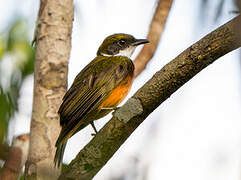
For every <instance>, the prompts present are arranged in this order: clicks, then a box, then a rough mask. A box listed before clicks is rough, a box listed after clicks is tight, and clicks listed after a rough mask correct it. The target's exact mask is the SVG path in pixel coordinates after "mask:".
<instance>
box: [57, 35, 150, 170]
mask: <svg viewBox="0 0 241 180" xmlns="http://www.w3.org/2000/svg"><path fill="white" fill-rule="evenodd" d="M147 42H148V40H146V39H135V38H134V37H133V36H131V35H128V34H113V35H111V36H108V37H107V38H106V39H105V40H104V41H103V43H102V44H101V46H100V47H99V49H98V52H97V57H96V58H95V59H94V60H92V61H91V62H90V63H89V64H88V65H87V66H86V67H85V68H84V69H83V70H82V71H81V72H80V73H79V74H78V75H77V77H76V78H75V80H74V82H73V84H72V86H71V87H70V89H69V90H68V91H67V93H66V94H65V96H64V97H63V102H62V104H61V106H60V108H59V111H58V113H59V116H60V125H61V126H62V130H61V132H60V135H59V137H58V140H57V142H56V145H55V146H56V147H57V149H56V154H55V158H54V162H55V165H57V166H58V167H59V166H60V164H61V162H62V159H63V154H64V149H65V146H66V143H67V140H68V139H69V138H70V137H71V136H73V135H74V134H75V133H77V132H78V131H80V130H81V129H83V128H84V127H86V126H87V125H89V124H91V125H92V127H93V129H94V131H95V133H97V130H96V128H95V126H94V120H97V119H100V118H102V117H103V116H105V115H107V114H108V113H110V112H111V111H112V110H113V109H114V108H115V107H117V106H118V104H119V103H120V102H121V101H122V100H123V99H124V98H125V97H126V95H127V94H128V92H129V90H130V88H131V85H132V81H133V77H134V76H133V75H134V65H133V63H132V61H131V59H130V56H131V55H132V54H133V52H134V50H135V48H136V47H137V46H138V45H140V44H144V43H147Z"/></svg>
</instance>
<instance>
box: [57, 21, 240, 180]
mask: <svg viewBox="0 0 241 180" xmlns="http://www.w3.org/2000/svg"><path fill="white" fill-rule="evenodd" d="M238 22H240V17H239V18H235V19H233V20H232V21H230V22H228V23H227V24H225V25H223V26H221V27H220V28H218V29H217V30H215V31H213V32H212V33H210V34H208V35H207V36H205V37H204V38H202V39H201V40H200V41H198V42H197V43H195V44H193V45H192V46H191V47H189V48H188V49H186V50H185V51H184V52H183V53H181V54H180V55H179V56H177V57H176V58H175V59H174V60H172V61H171V62H170V63H168V64H167V65H166V66H164V67H163V68H162V69H161V70H160V71H158V72H157V73H156V74H155V75H154V76H153V77H152V78H151V79H150V80H149V81H148V82H147V83H146V84H145V85H144V86H143V87H142V88H141V89H140V90H138V91H137V92H136V94H135V95H134V96H133V97H132V98H130V99H129V100H128V101H127V102H126V103H125V105H124V106H123V107H121V108H120V109H118V110H116V111H115V112H114V113H113V117H112V119H111V120H110V121H109V122H108V123H107V124H106V125H105V126H104V127H103V128H102V129H101V130H100V131H99V132H98V134H97V135H96V136H95V137H94V138H93V139H92V140H91V141H90V142H89V143H88V144H87V145H86V146H85V147H84V148H83V149H82V150H81V151H80V152H79V154H78V155H77V156H76V158H75V159H74V160H73V161H72V162H71V163H70V164H69V166H68V168H67V169H66V171H65V172H64V173H63V174H62V175H61V176H60V177H59V179H60V180H66V179H69V180H70V179H81V180H89V179H92V178H93V177H94V176H95V175H96V173H97V172H98V171H99V170H100V169H101V168H102V167H103V166H104V165H105V164H106V163H107V161H108V160H109V159H110V158H111V157H112V156H113V154H114V153H115V152H116V151H117V150H118V149H119V147H120V146H121V145H122V144H123V143H124V142H125V140H126V139H127V138H128V137H129V136H130V135H131V133H132V132H133V131H134V130H135V129H136V128H137V127H138V126H139V125H140V124H141V123H142V122H143V121H144V120H145V118H146V117H147V116H148V115H149V114H150V113H151V112H152V111H154V110H155V109H156V108H157V107H158V106H159V105H160V104H161V103H162V102H164V101H165V100H166V99H167V98H169V97H170V96H171V94H173V93H174V92H175V91H176V90H177V89H178V88H180V87H181V86H182V85H183V84H185V83H186V82H187V81H188V80H190V79H191V78H192V77H193V76H195V75H196V74H197V73H198V72H200V71H201V70H202V69H204V68H205V67H207V66H208V65H209V64H211V63H213V62H214V61H215V60H217V59H218V58H219V57H221V56H223V55H225V54H227V53H228V52H230V51H232V50H234V49H237V48H238V47H240V46H241V41H240V33H236V31H234V29H236V26H237V24H238ZM129 109H131V110H129ZM133 112H136V113H133Z"/></svg>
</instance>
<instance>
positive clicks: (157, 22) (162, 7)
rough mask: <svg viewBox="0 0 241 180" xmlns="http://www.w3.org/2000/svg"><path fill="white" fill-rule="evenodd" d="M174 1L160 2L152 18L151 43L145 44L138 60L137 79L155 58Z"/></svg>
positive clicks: (149, 34) (148, 37)
mask: <svg viewBox="0 0 241 180" xmlns="http://www.w3.org/2000/svg"><path fill="white" fill-rule="evenodd" d="M172 2H173V0H159V1H158V4H157V7H156V11H155V13H154V16H153V18H152V21H151V24H150V27H149V32H148V35H147V39H148V40H149V41H150V43H148V44H145V45H144V47H143V48H142V50H141V51H140V53H139V54H138V56H137V57H136V59H135V60H134V64H135V77H137V76H138V75H139V74H140V73H141V72H142V71H143V70H144V69H145V68H146V65H147V63H148V62H149V61H150V60H151V58H152V57H153V55H154V53H155V51H156V48H157V46H158V44H159V41H160V38H161V36H162V33H163V31H164V27H165V24H166V20H167V17H168V14H169V11H170V9H171V6H172Z"/></svg>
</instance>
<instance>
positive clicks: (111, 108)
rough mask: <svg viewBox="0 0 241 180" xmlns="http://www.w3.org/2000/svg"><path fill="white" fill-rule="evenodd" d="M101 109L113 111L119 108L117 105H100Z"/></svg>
mask: <svg viewBox="0 0 241 180" xmlns="http://www.w3.org/2000/svg"><path fill="white" fill-rule="evenodd" d="M101 109H102V110H112V111H115V110H117V109H119V107H102V108H101Z"/></svg>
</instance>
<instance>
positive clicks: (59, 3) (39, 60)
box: [25, 0, 73, 180]
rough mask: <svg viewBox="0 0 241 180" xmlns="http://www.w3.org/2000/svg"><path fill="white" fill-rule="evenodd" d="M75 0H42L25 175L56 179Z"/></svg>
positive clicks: (38, 22) (31, 177)
mask: <svg viewBox="0 0 241 180" xmlns="http://www.w3.org/2000/svg"><path fill="white" fill-rule="evenodd" d="M72 21H73V1H72V0H48V1H47V0H41V5H40V10H39V15H38V20H37V27H36V28H37V29H36V34H35V35H36V36H35V40H36V55H35V71H34V99H33V111H32V120H31V129H30V147H29V156H28V160H27V163H26V169H25V177H26V179H44V180H47V179H51V180H53V179H57V177H58V175H59V173H60V169H57V168H55V167H54V163H53V159H54V154H55V141H56V139H57V136H58V134H59V131H60V126H59V117H58V114H57V111H58V108H59V105H60V103H61V101H62V97H63V95H64V93H65V92H66V87H67V70H68V68H67V66H68V59H69V56H70V49H71V32H72Z"/></svg>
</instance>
